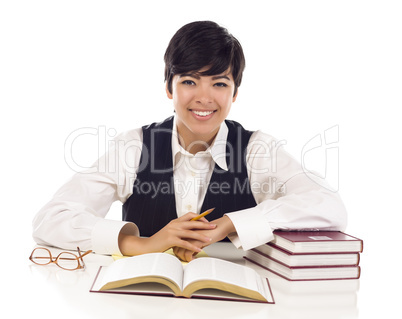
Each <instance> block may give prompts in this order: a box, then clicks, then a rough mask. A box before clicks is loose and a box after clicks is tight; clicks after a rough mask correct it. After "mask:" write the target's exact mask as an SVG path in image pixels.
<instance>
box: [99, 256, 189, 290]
mask: <svg viewBox="0 0 402 319" xmlns="http://www.w3.org/2000/svg"><path fill="white" fill-rule="evenodd" d="M138 277H164V278H167V279H168V280H170V281H172V282H174V283H175V284H176V285H177V286H178V287H180V290H181V289H182V282H183V266H182V265H181V263H180V261H179V260H178V259H177V258H176V257H175V256H172V255H169V254H164V253H151V254H144V255H139V256H134V257H128V258H124V259H119V260H116V261H115V262H114V263H113V264H111V265H110V266H108V267H107V270H106V272H105V273H104V275H103V277H102V282H101V287H103V285H105V284H107V283H110V282H115V281H124V280H129V279H131V278H138Z"/></svg>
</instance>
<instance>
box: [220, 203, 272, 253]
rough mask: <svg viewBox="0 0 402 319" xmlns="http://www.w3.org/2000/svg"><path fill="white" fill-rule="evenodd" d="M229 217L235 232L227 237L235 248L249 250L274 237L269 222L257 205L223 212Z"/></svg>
mask: <svg viewBox="0 0 402 319" xmlns="http://www.w3.org/2000/svg"><path fill="white" fill-rule="evenodd" d="M225 215H226V216H228V217H229V218H230V220H231V221H232V223H233V225H234V227H235V228H236V233H234V234H229V235H228V238H229V239H230V240H231V242H232V243H233V244H234V245H235V246H236V247H237V248H243V250H249V249H252V248H254V247H257V246H260V245H263V244H265V243H267V242H269V241H271V240H273V239H274V235H273V233H272V229H271V227H270V225H269V222H268V220H267V218H266V216H264V215H263V214H262V213H261V212H260V210H259V208H258V207H252V208H248V209H243V210H239V211H237V212H233V213H228V214H225Z"/></svg>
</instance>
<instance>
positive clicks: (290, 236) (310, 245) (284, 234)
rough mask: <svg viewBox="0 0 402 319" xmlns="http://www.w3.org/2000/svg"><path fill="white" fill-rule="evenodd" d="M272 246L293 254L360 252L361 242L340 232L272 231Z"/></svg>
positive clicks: (361, 248) (361, 249)
mask: <svg viewBox="0 0 402 319" xmlns="http://www.w3.org/2000/svg"><path fill="white" fill-rule="evenodd" d="M274 236H275V237H274V240H273V241H272V242H271V243H272V244H274V245H276V246H279V247H281V248H282V249H284V250H286V251H288V252H290V253H293V254H297V253H348V252H349V253H350V252H355V253H358V252H362V251H363V241H362V240H361V239H359V238H356V237H353V236H350V235H348V234H345V233H343V232H340V231H281V230H275V231H274Z"/></svg>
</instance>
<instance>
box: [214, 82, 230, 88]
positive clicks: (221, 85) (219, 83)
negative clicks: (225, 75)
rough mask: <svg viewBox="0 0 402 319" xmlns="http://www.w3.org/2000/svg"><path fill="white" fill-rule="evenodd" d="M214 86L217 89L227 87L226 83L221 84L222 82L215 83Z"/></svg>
mask: <svg viewBox="0 0 402 319" xmlns="http://www.w3.org/2000/svg"><path fill="white" fill-rule="evenodd" d="M214 85H215V86H218V87H227V86H228V85H227V84H226V83H223V82H218V83H215V84H214Z"/></svg>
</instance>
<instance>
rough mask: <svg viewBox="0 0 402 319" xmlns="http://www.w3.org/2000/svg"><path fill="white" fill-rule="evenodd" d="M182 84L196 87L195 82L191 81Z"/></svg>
mask: <svg viewBox="0 0 402 319" xmlns="http://www.w3.org/2000/svg"><path fill="white" fill-rule="evenodd" d="M181 83H183V84H185V85H195V83H194V81H191V80H184V81H183V82H181Z"/></svg>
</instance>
